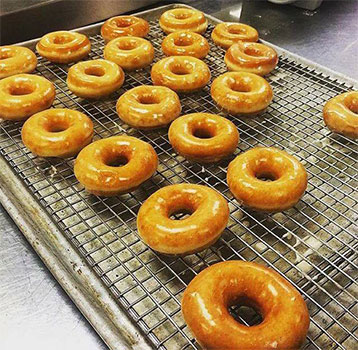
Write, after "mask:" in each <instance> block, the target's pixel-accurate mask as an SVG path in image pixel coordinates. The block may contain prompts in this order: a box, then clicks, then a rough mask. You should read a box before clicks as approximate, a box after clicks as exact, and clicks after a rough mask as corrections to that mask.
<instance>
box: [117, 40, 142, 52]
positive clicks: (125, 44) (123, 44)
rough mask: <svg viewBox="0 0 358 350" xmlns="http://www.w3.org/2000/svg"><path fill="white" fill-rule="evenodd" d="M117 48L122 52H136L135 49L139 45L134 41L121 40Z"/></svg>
mask: <svg viewBox="0 0 358 350" xmlns="http://www.w3.org/2000/svg"><path fill="white" fill-rule="evenodd" d="M117 47H118V48H119V49H120V50H124V51H130V50H134V49H135V48H137V47H138V45H137V43H136V42H135V41H134V40H121V41H119V42H118V43H117Z"/></svg>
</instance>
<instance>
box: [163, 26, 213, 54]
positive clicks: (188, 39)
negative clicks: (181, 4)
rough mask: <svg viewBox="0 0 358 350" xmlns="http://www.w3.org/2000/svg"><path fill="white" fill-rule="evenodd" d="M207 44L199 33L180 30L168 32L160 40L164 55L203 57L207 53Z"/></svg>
mask: <svg viewBox="0 0 358 350" xmlns="http://www.w3.org/2000/svg"><path fill="white" fill-rule="evenodd" d="M209 49H210V47H209V44H208V42H207V40H206V39H205V38H204V37H203V36H201V35H200V34H197V33H194V32H189V31H187V30H180V31H177V32H174V33H171V34H169V35H168V36H166V37H165V38H164V40H163V41H162V50H163V52H164V54H165V55H166V56H193V57H196V58H200V59H201V58H204V57H205V56H206V55H207V54H208V53H209Z"/></svg>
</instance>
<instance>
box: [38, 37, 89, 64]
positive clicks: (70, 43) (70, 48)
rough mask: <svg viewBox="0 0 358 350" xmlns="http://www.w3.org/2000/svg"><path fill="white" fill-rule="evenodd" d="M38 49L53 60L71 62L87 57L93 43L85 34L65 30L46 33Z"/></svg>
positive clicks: (42, 54) (43, 55) (41, 53)
mask: <svg viewBox="0 0 358 350" xmlns="http://www.w3.org/2000/svg"><path fill="white" fill-rule="evenodd" d="M36 50H37V52H38V53H39V54H40V55H41V56H42V57H45V58H47V59H48V60H49V61H51V62H55V63H71V62H77V61H79V60H81V59H82V58H84V57H86V56H87V55H88V54H89V52H90V51H91V43H90V41H89V39H88V38H87V37H86V35H84V34H81V33H76V32H69V31H64V30H63V31H58V32H52V33H48V34H46V35H44V36H43V37H42V38H41V40H40V41H39V42H38V43H37V45H36Z"/></svg>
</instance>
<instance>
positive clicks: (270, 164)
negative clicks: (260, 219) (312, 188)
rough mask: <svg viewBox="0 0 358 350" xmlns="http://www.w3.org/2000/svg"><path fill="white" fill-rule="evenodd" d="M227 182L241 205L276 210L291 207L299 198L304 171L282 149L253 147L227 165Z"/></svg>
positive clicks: (304, 185)
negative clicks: (266, 179)
mask: <svg viewBox="0 0 358 350" xmlns="http://www.w3.org/2000/svg"><path fill="white" fill-rule="evenodd" d="M262 178H268V179H270V180H272V181H264V180H262ZM227 183H228V185H229V188H230V191H231V193H232V194H233V195H234V197H235V198H236V199H237V200H238V201H239V202H240V203H242V204H243V205H244V206H246V207H249V208H252V209H255V210H259V211H266V212H277V211H283V210H286V209H289V208H291V207H293V206H294V205H295V204H296V203H297V202H298V201H299V200H300V198H301V197H302V195H303V193H304V192H305V190H306V187H307V172H306V170H305V168H304V167H303V165H302V164H301V163H300V162H299V161H298V160H297V159H296V158H295V157H293V156H291V155H289V154H288V153H287V152H285V151H281V150H279V149H277V148H273V147H255V148H252V149H250V150H248V151H246V152H245V153H242V154H240V155H239V156H237V157H236V158H235V159H234V160H233V161H232V162H231V163H230V164H229V168H228V171H227Z"/></svg>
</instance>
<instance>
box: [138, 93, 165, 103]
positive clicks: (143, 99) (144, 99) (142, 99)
mask: <svg viewBox="0 0 358 350" xmlns="http://www.w3.org/2000/svg"><path fill="white" fill-rule="evenodd" d="M138 102H139V103H140V104H143V105H155V104H158V103H160V100H159V98H158V96H155V95H153V94H143V95H141V96H139V98H138Z"/></svg>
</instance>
